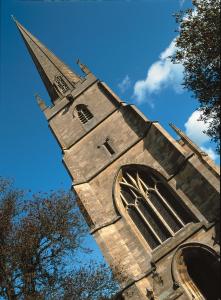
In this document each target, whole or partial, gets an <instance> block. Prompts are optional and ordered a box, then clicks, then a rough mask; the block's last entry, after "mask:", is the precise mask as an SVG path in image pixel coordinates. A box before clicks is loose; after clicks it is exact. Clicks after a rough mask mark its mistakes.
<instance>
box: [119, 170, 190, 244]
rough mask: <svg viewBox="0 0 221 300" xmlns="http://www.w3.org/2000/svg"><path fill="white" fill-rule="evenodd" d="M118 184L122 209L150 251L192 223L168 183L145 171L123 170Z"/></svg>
mask: <svg viewBox="0 0 221 300" xmlns="http://www.w3.org/2000/svg"><path fill="white" fill-rule="evenodd" d="M119 184H120V196H121V200H122V202H123V205H124V207H125V208H126V210H127V212H128V214H129V216H130V218H131V219H132V220H133V222H134V223H135V224H136V226H137V228H138V229H139V231H140V232H141V233H142V235H143V237H144V238H145V239H146V241H147V243H148V245H149V246H150V248H151V249H155V248H156V247H158V246H159V245H161V244H162V243H163V242H164V241H166V240H167V239H169V238H171V237H173V236H174V235H175V234H176V232H177V231H179V230H180V229H181V228H182V227H184V226H185V225H186V224H187V223H190V222H193V221H194V216H193V215H192V214H191V213H190V212H189V211H188V209H187V208H186V207H184V204H183V203H182V201H181V199H180V198H179V197H178V196H177V195H175V194H174V193H173V192H172V191H171V189H170V187H169V186H168V183H166V182H165V181H164V180H163V179H162V177H161V176H160V175H158V174H157V173H156V172H153V171H152V170H151V169H149V168H145V167H143V166H139V165H138V166H136V165H133V166H127V167H124V168H123V169H122V174H121V179H120V182H119Z"/></svg>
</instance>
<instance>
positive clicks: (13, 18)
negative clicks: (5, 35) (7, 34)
mask: <svg viewBox="0 0 221 300" xmlns="http://www.w3.org/2000/svg"><path fill="white" fill-rule="evenodd" d="M11 18H12V20H13V21H14V22H15V23H16V22H17V20H16V19H15V17H14V16H13V15H11Z"/></svg>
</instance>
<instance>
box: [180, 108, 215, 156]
mask: <svg viewBox="0 0 221 300" xmlns="http://www.w3.org/2000/svg"><path fill="white" fill-rule="evenodd" d="M200 117H201V112H200V111H199V110H196V111H194V112H193V113H192V114H191V116H190V117H189V119H188V120H187V122H186V123H185V124H184V126H185V128H186V134H187V136H188V137H189V138H190V139H191V140H192V141H193V142H194V143H196V144H197V145H198V146H199V147H200V148H201V149H202V150H203V151H204V152H206V153H207V154H208V155H209V156H210V157H211V158H212V159H213V160H216V159H218V157H219V156H218V155H217V154H216V153H215V151H214V150H213V149H212V148H211V147H209V146H207V143H208V142H209V141H210V138H209V136H208V135H206V134H205V133H204V132H203V131H206V130H207V129H208V128H209V124H210V123H209V122H208V123H204V121H201V120H200Z"/></svg>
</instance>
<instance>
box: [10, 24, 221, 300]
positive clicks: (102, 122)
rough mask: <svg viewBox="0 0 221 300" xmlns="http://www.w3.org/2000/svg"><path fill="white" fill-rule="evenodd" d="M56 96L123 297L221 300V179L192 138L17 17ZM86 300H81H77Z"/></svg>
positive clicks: (75, 173) (83, 193) (84, 207)
mask: <svg viewBox="0 0 221 300" xmlns="http://www.w3.org/2000/svg"><path fill="white" fill-rule="evenodd" d="M15 22H16V24H17V27H18V29H19V31H20V33H21V35H22V38H23V39H24V42H25V44H26V46H27V48H28V51H29V53H30V55H31V57H32V59H33V61H34V63H35V65H36V67H37V70H38V72H39V74H40V76H41V78H42V81H43V83H44V84H45V86H46V88H47V90H48V93H49V95H50V98H51V101H52V106H50V107H46V105H45V103H44V102H43V101H42V100H41V99H40V98H39V97H37V100H38V103H39V106H40V108H41V110H42V111H43V113H44V114H45V117H46V119H47V121H48V124H49V127H50V129H51V130H52V132H53V134H54V136H55V138H56V139H57V141H58V143H59V145H60V147H61V149H62V153H63V163H64V165H65V166H66V168H67V170H68V173H69V175H70V176H71V178H72V180H73V191H74V192H75V193H76V196H77V199H78V202H79V206H80V208H81V211H82V213H83V215H84V217H85V219H86V221H87V223H88V225H89V227H90V229H91V234H92V235H93V237H94V238H95V240H96V241H97V243H98V245H99V246H100V248H101V250H102V252H103V254H104V256H105V258H106V260H107V261H108V263H109V264H110V266H111V267H112V269H113V271H114V272H116V273H120V276H119V280H120V282H121V287H122V292H121V295H119V299H132V300H142V299H160V300H169V299H170V300H172V299H182V300H184V299H208V300H218V299H220V293H219V287H218V285H219V279H218V277H219V268H218V267H219V255H218V254H219V234H218V226H217V223H218V215H219V209H218V207H219V191H218V190H219V174H218V169H217V167H216V166H215V165H214V163H213V162H212V161H211V159H210V158H209V157H208V156H207V155H206V154H205V153H204V152H202V151H201V150H200V149H199V148H198V147H197V146H196V145H195V144H194V143H193V142H191V141H190V140H189V139H188V137H187V136H185V134H184V133H182V132H181V131H180V130H179V129H177V128H176V127H175V126H174V125H172V124H171V126H172V127H173V128H174V130H175V131H176V133H177V134H178V136H179V137H180V138H179V140H178V141H176V140H174V139H173V138H172V137H171V136H170V135H169V134H168V133H167V132H166V131H165V130H164V129H163V128H162V127H161V125H160V124H159V123H158V122H157V121H150V120H149V119H148V118H146V117H145V116H144V115H143V114H142V113H141V112H140V111H139V110H138V109H137V108H136V107H135V106H134V105H128V104H126V103H125V102H123V101H122V100H121V99H120V98H119V97H118V96H117V95H116V94H115V93H114V92H113V91H112V90H111V89H110V88H109V87H108V86H107V85H106V84H105V83H104V82H102V81H101V80H99V79H97V78H96V77H95V75H94V74H93V73H92V72H91V71H90V70H89V69H88V68H87V67H86V66H85V65H83V64H81V63H80V62H78V65H79V67H80V68H81V70H82V71H83V73H84V76H83V77H82V76H79V75H77V74H76V73H74V72H73V71H72V70H70V69H69V67H68V66H66V65H65V64H64V63H63V62H62V61H61V60H59V59H58V58H57V57H56V56H55V55H54V54H53V53H52V52H50V51H49V50H48V49H47V48H46V47H45V46H44V45H43V44H42V43H40V42H39V41H38V40H37V39H36V38H35V37H34V36H33V35H32V34H31V33H30V32H28V31H27V30H26V29H25V28H24V27H23V26H22V25H21V24H19V23H18V22H17V21H15ZM76 300H77V299H76Z"/></svg>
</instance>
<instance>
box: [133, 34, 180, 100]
mask: <svg viewBox="0 0 221 300" xmlns="http://www.w3.org/2000/svg"><path fill="white" fill-rule="evenodd" d="M175 51H176V47H175V39H174V40H173V41H172V42H171V43H170V45H169V46H168V48H166V49H165V50H164V51H163V52H162V53H161V54H160V57H159V60H157V61H156V62H155V63H153V64H152V65H151V66H150V68H149V69H148V71H147V75H146V78H145V79H141V80H138V81H137V82H136V83H135V85H134V97H135V100H136V101H137V102H138V103H142V102H145V101H146V102H148V99H149V96H150V95H151V94H153V93H159V91H160V90H162V89H163V88H166V87H169V86H170V87H172V88H173V89H174V91H175V92H176V93H181V92H182V90H183V89H182V86H181V82H182V79H183V66H182V65H181V64H173V63H172V62H171V61H170V58H169V56H170V55H172V54H173V53H174V52H175Z"/></svg>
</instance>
